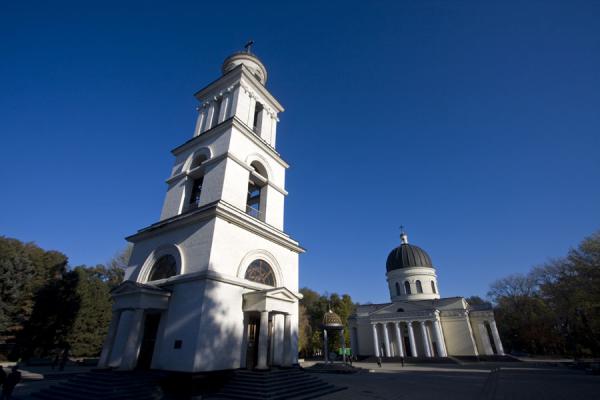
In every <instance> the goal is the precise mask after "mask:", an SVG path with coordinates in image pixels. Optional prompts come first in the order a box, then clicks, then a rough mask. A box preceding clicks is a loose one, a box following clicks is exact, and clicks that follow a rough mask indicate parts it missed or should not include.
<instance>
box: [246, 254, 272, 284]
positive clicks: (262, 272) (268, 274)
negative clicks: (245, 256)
mask: <svg viewBox="0 0 600 400" xmlns="http://www.w3.org/2000/svg"><path fill="white" fill-rule="evenodd" d="M244 279H247V280H249V281H252V282H257V283H262V284H263V285H268V286H275V273H274V272H273V268H271V266H270V265H269V263H267V262H266V261H264V260H254V261H252V263H251V264H250V265H249V266H248V269H246V275H244Z"/></svg>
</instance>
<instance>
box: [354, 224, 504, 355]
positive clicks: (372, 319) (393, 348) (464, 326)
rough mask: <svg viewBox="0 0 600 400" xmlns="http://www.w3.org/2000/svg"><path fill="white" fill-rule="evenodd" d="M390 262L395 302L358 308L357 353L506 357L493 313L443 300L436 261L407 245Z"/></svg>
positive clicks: (485, 308)
mask: <svg viewBox="0 0 600 400" xmlns="http://www.w3.org/2000/svg"><path fill="white" fill-rule="evenodd" d="M400 241H401V244H400V246H398V247H396V248H395V249H393V250H392V251H391V253H390V254H389V256H388V258H387V262H386V270H387V272H386V276H387V282H388V288H389V291H390V300H391V302H390V303H386V304H369V305H359V306H358V307H357V309H356V312H355V314H354V315H352V316H351V318H350V321H349V325H350V342H351V343H350V345H351V347H352V352H353V354H356V355H361V356H376V357H422V358H430V357H448V356H480V355H483V356H492V355H504V350H503V348H502V342H501V341H500V336H499V335H498V329H497V328H496V322H495V320H494V313H493V311H492V309H491V307H489V306H470V305H469V304H468V303H467V301H466V300H465V299H464V298H463V297H441V296H440V289H439V286H438V282H437V275H436V271H435V267H434V266H433V264H432V262H431V258H430V257H429V255H428V254H427V253H426V252H425V250H423V249H421V248H420V247H418V246H415V245H413V244H409V243H408V236H407V234H406V233H405V232H402V233H401V235H400Z"/></svg>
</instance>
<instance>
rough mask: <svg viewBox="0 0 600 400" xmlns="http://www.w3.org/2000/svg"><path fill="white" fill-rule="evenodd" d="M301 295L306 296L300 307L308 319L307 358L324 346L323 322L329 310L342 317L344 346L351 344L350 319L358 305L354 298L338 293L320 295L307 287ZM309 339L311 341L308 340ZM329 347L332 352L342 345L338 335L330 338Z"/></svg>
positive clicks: (305, 349) (305, 351)
mask: <svg viewBox="0 0 600 400" xmlns="http://www.w3.org/2000/svg"><path fill="white" fill-rule="evenodd" d="M300 293H302V295H303V296H304V297H303V298H302V300H300V307H304V309H305V311H304V312H305V315H306V319H307V321H308V327H309V328H307V332H310V333H307V340H306V347H305V348H304V354H305V356H311V355H314V354H316V353H318V352H319V351H321V348H322V346H323V337H322V322H323V316H324V315H325V313H326V312H327V311H329V309H331V310H332V311H333V312H335V313H336V314H338V315H339V316H340V319H341V320H342V324H343V325H344V339H345V340H344V341H345V343H344V346H348V344H349V343H350V332H349V328H348V318H349V317H350V316H351V315H352V313H354V310H355V309H356V305H355V304H354V303H353V302H352V298H351V297H350V296H349V295H347V294H344V295H342V296H340V295H339V294H337V293H332V294H331V295H330V294H327V293H325V294H322V295H321V294H319V293H317V292H315V291H314V290H311V289H308V288H306V287H304V288H302V289H300ZM308 338H309V339H308ZM328 342H329V347H330V349H331V350H333V349H336V348H337V347H340V346H341V345H342V343H341V341H340V339H339V337H338V335H333V336H330V338H329V341H328Z"/></svg>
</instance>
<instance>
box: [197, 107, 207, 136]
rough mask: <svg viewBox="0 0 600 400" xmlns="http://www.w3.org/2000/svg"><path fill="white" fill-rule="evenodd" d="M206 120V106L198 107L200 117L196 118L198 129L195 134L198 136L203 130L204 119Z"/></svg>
mask: <svg viewBox="0 0 600 400" xmlns="http://www.w3.org/2000/svg"><path fill="white" fill-rule="evenodd" d="M205 120H206V108H205V107H204V105H202V106H199V107H198V119H197V120H196V130H195V131H194V136H198V135H199V134H201V133H202V132H203V128H204V121H205Z"/></svg>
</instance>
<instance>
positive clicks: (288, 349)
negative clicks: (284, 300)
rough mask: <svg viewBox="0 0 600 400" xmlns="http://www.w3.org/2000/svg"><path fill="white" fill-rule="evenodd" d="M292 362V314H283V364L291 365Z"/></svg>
mask: <svg viewBox="0 0 600 400" xmlns="http://www.w3.org/2000/svg"><path fill="white" fill-rule="evenodd" d="M292 363H293V354H292V316H291V315H290V314H285V316H284V317H283V366H284V367H291V366H292Z"/></svg>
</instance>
